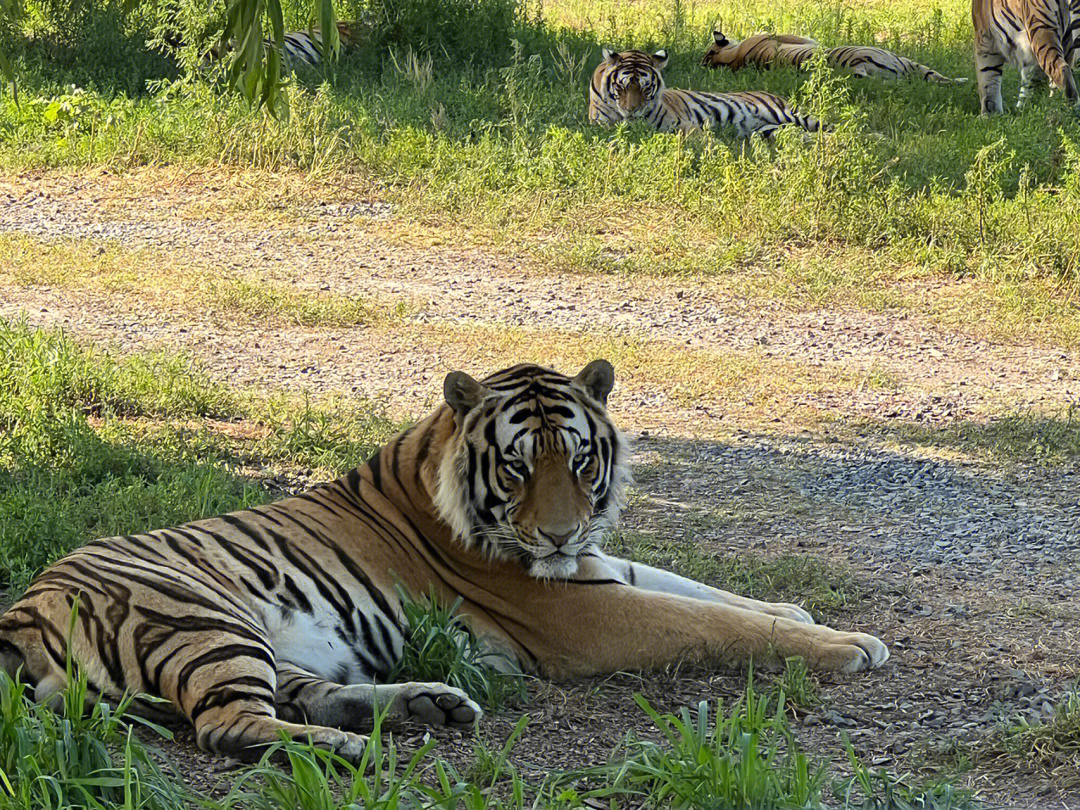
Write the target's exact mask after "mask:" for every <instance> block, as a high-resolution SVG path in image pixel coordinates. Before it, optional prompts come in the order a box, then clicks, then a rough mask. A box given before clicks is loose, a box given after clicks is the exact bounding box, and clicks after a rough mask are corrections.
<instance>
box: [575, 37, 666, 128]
mask: <svg viewBox="0 0 1080 810" xmlns="http://www.w3.org/2000/svg"><path fill="white" fill-rule="evenodd" d="M603 53H604V61H602V62H601V63H600V65H599V66H598V67H597V69H596V76H595V77H594V80H593V85H594V86H597V87H598V88H599V90H600V93H601V95H602V96H603V97H604V99H605V100H606V101H608V102H609V103H610V104H612V105H613V106H614V107H616V108H617V109H618V111H619V113H620V114H621V115H622V117H623V118H626V119H629V118H635V117H637V116H639V115H643V114H645V113H646V112H648V111H649V110H650V109H652V108H653V107H654V106H655V105H656V103H657V102H658V101H659V99H660V95H661V94H662V93H663V92H664V77H663V75H662V74H661V72H660V71H662V70H663V69H664V66H665V65H666V64H667V61H668V55H667V51H657V52H656V53H654V54H647V53H645V52H644V51H623V52H622V53H615V52H613V51H609V50H608V49H607V48H604V51H603Z"/></svg>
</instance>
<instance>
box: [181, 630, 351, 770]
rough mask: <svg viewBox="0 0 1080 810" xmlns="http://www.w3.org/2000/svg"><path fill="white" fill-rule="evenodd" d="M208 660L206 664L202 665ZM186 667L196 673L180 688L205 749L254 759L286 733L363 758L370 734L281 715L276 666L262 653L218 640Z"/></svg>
mask: <svg viewBox="0 0 1080 810" xmlns="http://www.w3.org/2000/svg"><path fill="white" fill-rule="evenodd" d="M202 661H205V662H206V663H205V664H202V665H200V663H199V662H202ZM193 663H194V666H193ZM183 669H184V671H185V673H186V674H188V675H189V676H194V677H189V679H188V680H187V681H186V683H187V684H188V686H187V688H186V689H181V690H180V692H179V697H180V699H181V701H182V703H181V705H182V707H183V713H184V714H186V715H187V716H188V718H189V719H190V720H191V722H192V724H193V725H194V726H195V740H196V742H197V743H198V744H199V747H200V748H201V749H203V750H204V751H208V752H210V753H213V754H220V755H222V756H228V757H234V758H236V759H240V760H245V761H253V760H256V759H258V758H259V757H261V756H262V754H263V753H264V751H265V749H266V747H267V746H269V745H270V744H272V743H276V742H280V741H281V737H282V732H284V734H285V735H286V736H288V737H291V738H293V739H296V740H300V741H310V742H311V743H312V744H313V745H316V746H318V747H320V748H327V749H331V750H333V751H335V752H336V753H337V754H338V755H339V756H342V757H344V758H345V759H347V760H349V761H351V762H358V761H359V760H360V757H361V756H363V753H364V748H365V746H366V744H367V737H364V736H362V735H360V734H354V733H352V732H351V731H345V730H342V729H337V728H330V727H328V726H324V725H320V724H317V723H307V722H289V721H288V719H283V718H280V717H278V716H277V712H276V708H275V705H274V695H275V690H276V687H277V677H276V672H275V668H274V664H273V662H272V661H270V660H267V659H265V658H263V657H262V656H258V655H255V656H251V655H245V654H244V652H242V651H238V650H236V649H235V648H232V649H230V647H228V646H221V645H218V644H215V645H214V646H212V647H209V648H208V649H206V650H205V651H204V652H202V653H201V654H200V655H199V656H198V657H197V658H196V659H195V661H194V662H189V663H188V664H187V665H185V666H184V668H183Z"/></svg>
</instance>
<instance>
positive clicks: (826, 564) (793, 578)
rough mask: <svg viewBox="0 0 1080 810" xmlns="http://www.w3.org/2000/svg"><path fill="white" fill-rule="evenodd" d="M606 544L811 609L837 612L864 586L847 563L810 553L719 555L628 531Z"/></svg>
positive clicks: (683, 571)
mask: <svg viewBox="0 0 1080 810" xmlns="http://www.w3.org/2000/svg"><path fill="white" fill-rule="evenodd" d="M608 548H609V550H610V551H611V552H612V553H613V554H619V555H622V556H626V557H629V558H630V559H633V560H637V561H639V562H643V563H647V564H648V565H656V566H660V567H664V568H670V569H671V570H673V571H676V572H677V573H680V574H682V575H684V576H687V577H690V578H691V579H695V580H698V581H701V582H704V583H706V584H708V585H713V586H714V587H717V588H722V589H723V590H728V591H733V592H735V593H737V594H739V595H741V596H749V597H752V598H754V599H762V600H765V601H788V602H801V603H804V607H807V608H808V609H811V610H839V609H841V608H844V607H847V606H849V605H851V604H852V603H854V602H856V601H858V600H859V599H860V598H861V597H862V588H861V587H860V586H859V584H858V582H857V581H856V580H855V577H854V576H853V575H852V573H851V571H850V570H849V569H848V568H847V567H845V566H844V565H843V564H842V563H838V562H836V561H833V560H822V559H819V558H817V557H813V556H810V555H784V556H781V557H761V556H757V555H754V556H751V555H749V554H744V555H742V556H738V557H720V556H717V555H715V554H713V553H711V552H709V551H707V550H704V549H702V548H700V547H698V546H697V545H695V544H693V543H677V542H674V541H671V540H668V539H666V538H663V537H659V536H657V535H655V534H652V533H648V532H636V531H628V530H620V531H618V532H616V533H614V534H613V535H612V536H611V537H610V538H609V540H608Z"/></svg>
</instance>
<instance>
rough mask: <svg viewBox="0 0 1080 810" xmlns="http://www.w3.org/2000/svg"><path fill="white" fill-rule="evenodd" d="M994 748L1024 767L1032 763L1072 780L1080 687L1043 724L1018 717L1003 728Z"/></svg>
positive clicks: (1077, 755) (1078, 743)
mask: <svg viewBox="0 0 1080 810" xmlns="http://www.w3.org/2000/svg"><path fill="white" fill-rule="evenodd" d="M994 747H995V748H996V749H997V750H998V752H999V753H1004V754H1006V755H1008V757H1010V758H1012V759H1015V760H1016V761H1019V762H1024V763H1028V764H1031V763H1036V764H1038V765H1041V766H1043V767H1046V768H1050V769H1060V771H1061V772H1065V773H1069V772H1071V773H1072V774H1073V775H1074V776H1075V774H1076V772H1077V770H1078V769H1080V686H1078V687H1076V688H1074V689H1072V690H1071V691H1069V692H1068V693H1066V694H1065V695H1064V696H1063V697H1062V698H1061V700H1059V701H1058V704H1057V706H1056V707H1055V711H1054V716H1053V717H1052V718H1051V719H1049V720H1047V721H1044V722H1035V723H1033V722H1030V721H1028V720H1026V719H1024V718H1022V717H1018V718H1015V719H1012V720H1010V721H1008V722H1007V723H1005V724H1004V726H1003V728H1002V729H1001V730H1000V732H999V734H998V736H997V738H996V739H995V741H994Z"/></svg>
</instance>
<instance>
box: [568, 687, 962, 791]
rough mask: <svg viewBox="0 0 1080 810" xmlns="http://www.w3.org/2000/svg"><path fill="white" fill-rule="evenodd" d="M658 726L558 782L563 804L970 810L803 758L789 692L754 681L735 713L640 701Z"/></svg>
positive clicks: (854, 766) (873, 775) (921, 787)
mask: <svg viewBox="0 0 1080 810" xmlns="http://www.w3.org/2000/svg"><path fill="white" fill-rule="evenodd" d="M635 700H636V702H637V704H638V706H639V707H640V708H641V709H642V711H644V712H645V713H646V714H647V715H648V718H649V720H650V721H651V723H652V725H653V727H654V728H653V729H652V730H651V731H653V732H659V734H655V733H652V734H650V735H649V737H648V738H645V737H642V736H637V735H633V734H632V735H629V736H628V737H627V739H626V741H625V742H624V743H623V744H622V745H621V746H620V747H619V748H618V749H617V750H616V751H615V752H614V754H613V756H612V759H611V761H610V763H609V764H608V765H606V766H601V767H598V768H590V769H584V770H581V771H576V772H572V773H569V774H566V775H564V776H563V777H561V780H564V781H568V782H570V783H571V784H573V783H574V780H581V782H580V783H578V784H573V787H570V788H569V789H566V790H564V792H563V793H562V794H561V796H562V798H564V799H570V800H571V804H573V802H576V801H579V800H589V801H590V806H593V807H595V806H597V804H596V802H597V801H604V802H611V803H612V806H621V805H623V804H631V805H633V806H642V807H649V808H679V809H680V810H682V809H683V808H686V809H687V810H689V809H690V808H718V807H723V808H729V809H730V810H770V809H771V808H810V809H812V810H816V809H817V808H824V807H836V808H843V809H844V810H855V809H856V808H858V809H859V810H864V809H865V810H885V809H886V808H888V809H889V810H913V809H914V808H935V809H936V810H966V809H967V808H974V807H976V806H977V803H976V802H975V801H974V799H973V797H972V795H971V794H970V793H969V792H967V791H963V790H958V789H956V788H954V787H953V786H952V785H950V784H947V783H942V782H934V781H931V782H926V781H923V780H919V779H917V778H914V777H913V776H911V775H910V774H903V775H896V774H893V773H890V772H887V771H885V770H884V769H872V768H870V767H869V766H867V765H865V764H864V763H863V762H862V760H861V759H860V758H859V757H858V756H857V755H856V754H855V752H854V749H853V748H852V747H851V745H850V743H848V744H847V752H848V758H849V765H850V768H851V772H850V773H849V774H844V773H842V772H840V771H838V770H836V769H835V767H834V766H831V765H830V764H829V763H828V762H826V761H824V760H822V759H819V758H817V757H815V756H813V755H811V754H808V753H806V752H805V751H804V750H803V749H802V747H801V745H800V744H799V742H798V740H796V738H795V736H794V735H793V733H792V730H791V726H790V724H789V721H788V719H787V714H786V711H785V707H786V705H787V696H786V695H785V693H784V692H783V690H782V689H781V690H778V691H776V692H773V693H771V694H760V693H758V692H757V691H755V689H754V684H753V676H752V675H751V676H750V678H749V679H748V681H747V685H746V691H745V693H744V694H743V695H742V696H740V697H739V698H738V699H737V700H736V701H735V702H734V703H733V704H732V705H731V706H730V707H725V706H724V705H723V703H722V702H721V701H717V702H716V704H715V708H712V707H710V703H709V701H701V702H700V703H699V704H698V706H697V710H696V711H693V710H691V709H690V708H687V707H684V708H682V709H680V710H679V711H678V712H677V713H671V714H669V713H662V712H659V711H657V710H656V709H654V708H653V707H652V705H650V704H649V702H648V701H647V700H645V699H644V698H643V697H641V696H640V695H636V696H635Z"/></svg>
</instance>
